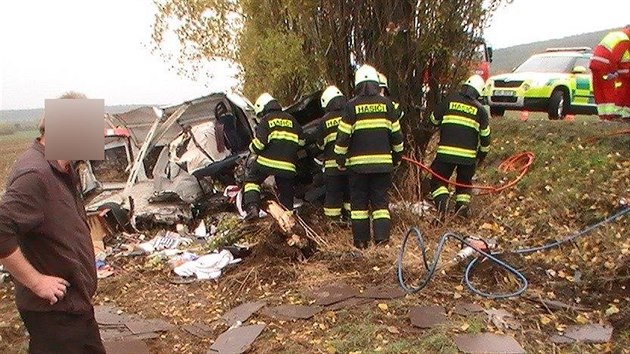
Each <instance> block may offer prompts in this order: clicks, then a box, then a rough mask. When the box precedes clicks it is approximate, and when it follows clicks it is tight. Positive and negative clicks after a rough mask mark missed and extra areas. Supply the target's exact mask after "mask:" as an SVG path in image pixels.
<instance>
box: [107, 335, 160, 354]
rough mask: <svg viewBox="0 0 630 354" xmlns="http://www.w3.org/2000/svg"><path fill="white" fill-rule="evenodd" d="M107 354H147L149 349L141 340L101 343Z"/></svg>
mask: <svg viewBox="0 0 630 354" xmlns="http://www.w3.org/2000/svg"><path fill="white" fill-rule="evenodd" d="M103 345H104V346H105V353H107V354H149V347H148V346H147V345H146V344H145V343H144V342H143V341H141V340H137V339H132V340H123V341H117V342H103Z"/></svg>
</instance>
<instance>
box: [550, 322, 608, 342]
mask: <svg viewBox="0 0 630 354" xmlns="http://www.w3.org/2000/svg"><path fill="white" fill-rule="evenodd" d="M612 333H613V327H612V326H610V325H601V324H586V325H575V326H568V327H567V329H566V330H565V331H564V334H559V335H555V336H552V337H551V341H552V342H554V343H557V344H565V343H573V342H576V341H577V342H584V343H607V342H609V341H610V338H611V337H612Z"/></svg>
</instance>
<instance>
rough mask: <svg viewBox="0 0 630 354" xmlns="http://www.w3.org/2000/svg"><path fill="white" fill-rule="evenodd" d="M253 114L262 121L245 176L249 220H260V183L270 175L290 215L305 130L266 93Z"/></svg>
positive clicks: (244, 201)
mask: <svg viewBox="0 0 630 354" xmlns="http://www.w3.org/2000/svg"><path fill="white" fill-rule="evenodd" d="M254 112H255V113H256V116H257V117H258V118H259V119H260V121H259V123H258V125H257V126H256V134H255V137H254V140H252V142H251V143H250V145H249V149H250V151H251V152H252V153H253V154H255V155H256V156H255V161H253V162H252V163H251V164H250V165H249V167H248V171H247V175H246V177H245V187H244V194H243V205H244V206H245V210H246V212H247V215H246V217H245V219H246V220H252V219H255V218H257V217H258V214H259V210H260V209H259V208H260V205H259V204H260V184H261V183H262V182H263V181H264V180H265V179H266V178H267V177H268V176H274V179H275V184H276V188H277V189H278V199H279V201H280V204H282V205H283V206H284V207H285V208H286V209H288V210H289V212H292V211H293V195H294V177H295V175H296V168H295V164H296V162H297V152H298V150H299V149H300V147H302V146H304V140H303V133H302V127H301V126H300V124H299V123H298V122H297V121H296V120H295V118H294V117H293V116H291V115H290V114H288V113H285V112H283V111H282V107H281V106H280V104H279V103H278V101H277V100H276V99H275V98H273V97H272V96H271V95H270V94H268V93H263V94H262V95H260V96H259V97H258V99H257V100H256V103H255V104H254Z"/></svg>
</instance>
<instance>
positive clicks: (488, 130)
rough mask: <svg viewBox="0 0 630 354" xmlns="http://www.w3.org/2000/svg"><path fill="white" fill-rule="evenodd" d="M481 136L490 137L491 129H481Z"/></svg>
mask: <svg viewBox="0 0 630 354" xmlns="http://www.w3.org/2000/svg"><path fill="white" fill-rule="evenodd" d="M479 135H481V136H489V135H490V127H487V128H486V129H481V131H480V132H479Z"/></svg>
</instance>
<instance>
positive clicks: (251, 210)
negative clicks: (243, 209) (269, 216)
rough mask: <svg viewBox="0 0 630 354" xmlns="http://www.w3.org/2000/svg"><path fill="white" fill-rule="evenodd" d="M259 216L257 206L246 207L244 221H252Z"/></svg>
mask: <svg viewBox="0 0 630 354" xmlns="http://www.w3.org/2000/svg"><path fill="white" fill-rule="evenodd" d="M259 216H260V209H258V206H257V205H250V206H249V207H247V215H245V219H244V221H252V220H256V219H258V217H259Z"/></svg>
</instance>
